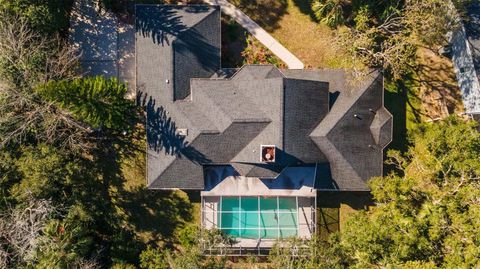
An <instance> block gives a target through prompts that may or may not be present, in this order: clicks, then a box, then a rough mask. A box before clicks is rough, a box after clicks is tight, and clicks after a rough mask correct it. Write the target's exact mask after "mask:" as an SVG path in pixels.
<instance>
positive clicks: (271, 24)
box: [231, 0, 352, 68]
mask: <svg viewBox="0 0 480 269" xmlns="http://www.w3.org/2000/svg"><path fill="white" fill-rule="evenodd" d="M231 2H232V3H233V4H235V5H236V6H237V7H239V8H240V9H242V11H244V12H245V13H246V14H247V15H249V16H250V17H251V18H252V19H253V20H255V21H256V22H257V23H259V24H260V25H261V26H262V27H264V28H265V29H266V30H267V31H268V32H270V33H271V34H272V36H273V37H275V38H276V39H277V40H278V41H279V42H280V43H282V45H284V46H285V47H286V48H287V49H288V50H290V51H291V52H292V53H293V54H294V55H295V56H297V57H298V58H299V59H300V60H301V61H302V62H303V63H304V64H305V66H306V67H313V68H348V67H351V66H352V62H351V60H350V57H348V55H347V54H346V53H345V51H344V50H342V49H341V48H339V47H338V46H336V45H335V43H336V42H335V33H336V32H337V30H332V29H330V28H329V27H328V26H325V25H322V24H319V23H317V22H316V21H315V20H314V18H313V16H312V14H311V10H310V1H309V0H258V1H255V2H254V1H246V0H231ZM270 6H271V7H272V8H269V7H270Z"/></svg>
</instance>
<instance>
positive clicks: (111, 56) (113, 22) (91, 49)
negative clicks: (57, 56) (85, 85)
mask: <svg viewBox="0 0 480 269" xmlns="http://www.w3.org/2000/svg"><path fill="white" fill-rule="evenodd" d="M95 3H96V1H94V0H76V1H75V3H74V5H73V8H72V12H71V16H70V29H69V30H70V36H69V39H70V42H71V43H72V45H73V46H75V47H77V48H78V50H79V51H80V52H81V56H80V63H81V65H82V68H83V71H84V72H85V75H89V76H97V75H103V76H105V77H116V78H118V79H119V80H120V81H123V82H127V84H128V86H129V87H128V88H129V95H130V93H133V92H134V91H135V31H134V27H133V25H129V24H126V23H123V22H121V21H120V20H119V19H118V18H117V17H116V16H115V15H114V14H113V13H111V12H106V11H101V12H100V11H98V8H97V6H96V4H95Z"/></svg>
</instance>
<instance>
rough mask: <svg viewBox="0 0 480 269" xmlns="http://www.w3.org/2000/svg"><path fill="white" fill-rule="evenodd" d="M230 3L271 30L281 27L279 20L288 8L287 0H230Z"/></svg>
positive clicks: (267, 29)
mask: <svg viewBox="0 0 480 269" xmlns="http://www.w3.org/2000/svg"><path fill="white" fill-rule="evenodd" d="M229 2H230V3H232V4H233V5H235V6H236V7H237V8H239V9H240V10H242V11H243V12H244V13H245V14H247V15H248V16H249V17H250V18H251V19H252V20H254V21H255V22H256V23H258V24H259V25H260V26H261V27H263V28H264V29H265V30H266V31H267V32H271V31H273V30H274V29H277V28H278V27H279V24H278V22H279V21H280V19H281V18H282V16H283V15H284V14H285V12H286V10H287V5H288V2H287V0H230V1H229Z"/></svg>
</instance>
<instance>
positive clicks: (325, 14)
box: [312, 0, 349, 27]
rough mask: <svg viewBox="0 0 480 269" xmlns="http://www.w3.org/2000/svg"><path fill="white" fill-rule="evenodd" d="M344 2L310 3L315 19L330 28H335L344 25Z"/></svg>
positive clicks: (321, 1) (335, 0)
mask: <svg viewBox="0 0 480 269" xmlns="http://www.w3.org/2000/svg"><path fill="white" fill-rule="evenodd" d="M348 4H349V3H348V2H347V1H346V0H316V1H313V2H312V11H313V14H315V17H316V18H317V19H318V20H319V21H320V22H322V23H325V24H326V25H328V26H330V27H337V26H338V25H341V24H343V23H345V15H344V13H345V10H344V9H345V6H346V5H348Z"/></svg>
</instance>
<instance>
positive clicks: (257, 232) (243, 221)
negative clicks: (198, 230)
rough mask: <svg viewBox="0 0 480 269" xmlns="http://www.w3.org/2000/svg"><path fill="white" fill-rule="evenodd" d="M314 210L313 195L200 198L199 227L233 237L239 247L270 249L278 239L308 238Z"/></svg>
mask: <svg viewBox="0 0 480 269" xmlns="http://www.w3.org/2000/svg"><path fill="white" fill-rule="evenodd" d="M315 211H316V209H315V196H313V197H312V196H310V197H303V196H259V195H257V196H203V197H202V226H203V227H204V228H207V229H211V228H216V229H220V230H222V231H223V232H224V233H225V234H228V235H231V236H232V237H235V238H236V239H237V241H238V246H242V247H247V248H248V247H270V246H271V245H272V244H273V242H274V241H275V240H276V239H279V238H288V237H293V236H295V237H303V238H310V237H311V236H312V235H313V234H314V232H315V222H316V221H315V219H316V217H315Z"/></svg>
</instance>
